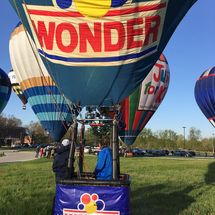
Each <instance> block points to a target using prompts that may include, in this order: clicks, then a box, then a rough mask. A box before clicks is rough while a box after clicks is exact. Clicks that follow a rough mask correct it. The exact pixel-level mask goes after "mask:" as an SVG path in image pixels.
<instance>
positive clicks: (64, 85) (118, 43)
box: [10, 0, 196, 106]
mask: <svg viewBox="0 0 215 215" xmlns="http://www.w3.org/2000/svg"><path fill="white" fill-rule="evenodd" d="M10 2H11V4H12V5H13V7H14V9H15V10H16V11H17V14H18V15H19V17H20V19H21V21H22V22H23V23H24V25H25V27H26V29H27V31H28V32H29V34H30V35H31V37H32V38H33V40H34V42H35V44H36V47H37V50H38V52H39V53H40V55H41V57H42V60H43V62H44V64H45V65H46V67H47V69H48V72H49V73H50V75H51V76H52V77H53V79H54V80H55V81H56V83H57V85H58V86H59V87H60V89H61V91H62V92H63V93H64V94H65V96H66V97H67V98H68V99H70V100H71V101H73V102H74V103H80V104H81V106H91V105H94V106H111V105H113V104H117V103H119V102H120V101H122V100H123V99H124V98H126V97H127V96H129V95H130V94H131V92H133V91H134V89H135V88H136V87H137V86H139V84H140V83H141V82H142V80H143V79H144V78H145V77H146V76H147V74H148V73H149V72H150V70H151V69H152V67H153V65H154V64H155V62H156V61H157V59H158V58H159V56H160V54H161V53H162V51H163V49H164V48H165V46H166V44H167V42H168V40H169V39H170V37H171V35H172V34H173V32H174V30H175V28H176V27H177V25H178V24H179V22H180V21H181V19H182V18H183V17H184V15H185V14H186V12H187V11H188V10H189V8H190V7H191V6H192V5H193V4H194V3H195V2H196V0H180V1H179V0H178V1H177V0H105V1H104V0H103V1H102V0H85V1H83V0H73V1H72V0H25V1H23V0H16V1H14V0H10ZM71 83H72V84H71Z"/></svg>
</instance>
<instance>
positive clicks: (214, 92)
mask: <svg viewBox="0 0 215 215" xmlns="http://www.w3.org/2000/svg"><path fill="white" fill-rule="evenodd" d="M194 93H195V99H196V102H197V104H198V106H199V108H200V109H201V111H202V113H203V114H204V115H205V117H206V118H207V119H208V120H209V122H210V123H211V124H212V125H213V126H214V127H215V67H212V68H210V69H208V70H206V71H205V72H203V73H202V75H201V76H200V77H199V79H198V80H197V81H196V84H195V90H194Z"/></svg>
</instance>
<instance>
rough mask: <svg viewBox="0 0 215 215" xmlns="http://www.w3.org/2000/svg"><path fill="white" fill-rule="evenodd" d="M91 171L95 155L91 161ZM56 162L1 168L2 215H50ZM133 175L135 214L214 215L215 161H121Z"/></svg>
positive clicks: (132, 201) (0, 199) (34, 162)
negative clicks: (53, 167)
mask: <svg viewBox="0 0 215 215" xmlns="http://www.w3.org/2000/svg"><path fill="white" fill-rule="evenodd" d="M86 160H87V161H86V162H85V164H86V165H85V168H86V169H87V170H88V171H89V170H92V169H93V167H94V165H95V162H96V157H95V156H89V157H86ZM51 165H52V163H51V161H50V160H47V159H39V160H35V161H31V162H24V163H13V164H12V163H11V164H0V215H9V214H10V215H11V214H14V215H49V214H50V212H51V205H52V199H53V196H54V193H55V179H54V175H53V173H52V171H51ZM121 172H123V173H129V174H130V176H131V205H132V215H151V214H153V215H179V214H180V215H215V186H214V185H215V160H213V159H192V158H191V159H190V158H187V159H168V158H121Z"/></svg>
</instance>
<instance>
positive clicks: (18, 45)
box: [9, 24, 72, 141]
mask: <svg viewBox="0 0 215 215" xmlns="http://www.w3.org/2000/svg"><path fill="white" fill-rule="evenodd" d="M34 49H35V47H34V44H33V43H32V41H31V38H30V37H28V35H27V34H26V32H25V31H24V28H23V25H21V24H18V25H17V27H16V28H15V29H14V31H13V32H12V34H11V38H10V43H9V51H10V60H11V64H12V67H13V71H14V73H15V75H16V78H17V81H18V82H19V83H20V86H21V89H22V90H23V93H24V95H25V97H26V98H27V100H28V102H29V104H30V105H31V107H32V109H33V111H34V113H35V114H36V115H37V117H38V119H39V121H40V123H41V124H42V126H43V128H44V129H45V130H46V131H47V132H48V133H49V134H50V136H51V137H52V138H53V140H54V141H59V140H60V139H61V138H62V137H63V135H64V134H65V133H66V131H67V129H68V127H69V125H70V122H71V121H72V113H71V111H70V108H69V106H68V103H67V102H66V100H65V99H64V97H63V96H62V95H61V93H60V92H59V90H58V88H57V86H56V85H55V83H54V81H53V80H52V78H51V77H50V75H49V74H48V72H47V70H46V68H45V66H44V65H43V63H42V61H41V59H40V57H39V55H38V54H37V53H36V52H33V50H34Z"/></svg>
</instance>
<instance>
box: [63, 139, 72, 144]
mask: <svg viewBox="0 0 215 215" xmlns="http://www.w3.org/2000/svg"><path fill="white" fill-rule="evenodd" d="M69 144H70V141H69V140H68V139H64V140H63V141H62V145H63V146H68V145H69Z"/></svg>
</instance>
